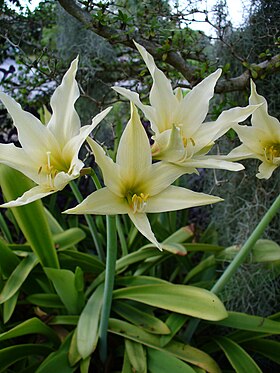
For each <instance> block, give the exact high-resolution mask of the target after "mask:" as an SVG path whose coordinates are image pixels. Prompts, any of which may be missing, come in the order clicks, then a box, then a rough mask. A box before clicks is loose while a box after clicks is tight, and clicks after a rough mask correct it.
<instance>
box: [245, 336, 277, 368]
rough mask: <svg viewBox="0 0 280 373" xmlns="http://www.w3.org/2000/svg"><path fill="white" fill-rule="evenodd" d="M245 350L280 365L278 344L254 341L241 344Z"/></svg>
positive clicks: (269, 341)
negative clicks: (256, 353)
mask: <svg viewBox="0 0 280 373" xmlns="http://www.w3.org/2000/svg"><path fill="white" fill-rule="evenodd" d="M242 346H244V347H245V348H246V349H247V348H248V349H249V350H252V351H254V352H258V353H259V354H261V355H263V356H265V357H267V358H268V359H270V360H272V361H274V362H275V363H278V364H280V342H278V341H272V340H270V339H264V338H262V339H255V340H254V341H252V342H246V343H244V344H242Z"/></svg>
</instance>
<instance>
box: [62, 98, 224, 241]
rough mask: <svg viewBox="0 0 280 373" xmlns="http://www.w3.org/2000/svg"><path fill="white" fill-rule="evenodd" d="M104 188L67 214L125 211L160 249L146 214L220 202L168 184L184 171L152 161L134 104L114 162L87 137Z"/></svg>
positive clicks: (119, 212) (147, 142)
mask: <svg viewBox="0 0 280 373" xmlns="http://www.w3.org/2000/svg"><path fill="white" fill-rule="evenodd" d="M88 142H89V144H90V146H91V148H92V151H93V153H94V156H95V160H96V162H97V164H98V165H99V167H100V168H101V171H102V174H103V178H104V184H105V187H104V188H102V189H99V190H97V191H95V192H93V193H92V194H91V195H89V196H88V197H87V198H86V199H85V200H84V201H83V202H82V203H81V204H79V205H78V206H76V207H74V208H72V209H69V210H67V211H65V212H66V213H68V214H101V215H111V214H128V215H129V217H130V219H131V220H132V222H133V223H134V225H135V226H136V227H137V229H138V230H139V231H140V232H141V233H142V234H143V235H144V236H145V237H146V238H147V239H148V240H150V241H151V242H152V243H153V244H154V245H156V246H157V247H159V248H160V245H159V243H158V242H157V240H156V238H155V236H154V234H153V232H152V230H151V226H150V223H149V220H148V218H147V215H146V213H157V212H164V211H174V210H180V209H184V208H188V207H193V206H201V205H206V204H210V203H216V202H219V201H221V199H220V198H218V197H214V196H209V195H207V194H203V193H196V192H193V191H191V190H188V189H185V188H181V187H176V186H172V185H171V184H172V183H173V181H175V180H176V179H177V178H178V177H179V176H180V175H182V174H183V173H184V171H183V169H182V167H177V166H175V165H170V164H169V163H166V162H157V163H154V164H152V156H151V151H150V144H149V139H148V137H147V134H146V132H145V130H144V128H143V126H142V124H141V121H140V118H139V115H138V113H137V109H136V107H135V106H134V105H133V104H131V119H130V121H129V122H128V124H127V126H126V128H125V130H124V132H123V134H122V137H121V139H120V143H119V147H118V151H117V157H116V163H114V162H113V161H112V159H111V158H109V157H108V156H106V154H105V152H104V150H103V149H102V147H101V146H100V145H98V144H97V143H96V142H95V141H94V140H92V139H88Z"/></svg>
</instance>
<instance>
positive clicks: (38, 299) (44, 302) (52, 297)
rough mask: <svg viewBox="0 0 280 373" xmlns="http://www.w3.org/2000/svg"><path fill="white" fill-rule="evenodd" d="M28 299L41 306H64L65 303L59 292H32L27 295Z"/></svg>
mask: <svg viewBox="0 0 280 373" xmlns="http://www.w3.org/2000/svg"><path fill="white" fill-rule="evenodd" d="M26 300H27V301H28V302H30V303H32V304H36V306H39V307H47V308H64V304H63V303H62V302H61V300H60V298H59V296H58V295H57V294H45V293H42V294H41V293H38V294H31V295H28V297H26Z"/></svg>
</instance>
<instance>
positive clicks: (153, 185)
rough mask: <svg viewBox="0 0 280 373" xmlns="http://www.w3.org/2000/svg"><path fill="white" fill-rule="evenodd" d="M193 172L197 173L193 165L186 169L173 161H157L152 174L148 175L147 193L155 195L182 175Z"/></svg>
mask: <svg viewBox="0 0 280 373" xmlns="http://www.w3.org/2000/svg"><path fill="white" fill-rule="evenodd" d="M193 172H195V173H196V170H195V168H193V167H190V168H189V169H184V168H183V167H180V166H178V165H176V164H173V163H166V162H158V163H155V164H153V165H152V168H151V171H150V175H147V178H146V187H145V188H144V190H145V193H146V194H149V195H150V196H154V195H156V194H158V193H160V192H162V191H163V190H164V189H166V188H168V187H169V185H170V184H172V183H173V182H174V181H175V180H176V179H178V177H180V176H181V175H184V174H186V173H193ZM144 185H145V184H144Z"/></svg>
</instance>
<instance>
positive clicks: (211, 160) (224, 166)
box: [180, 155, 244, 171]
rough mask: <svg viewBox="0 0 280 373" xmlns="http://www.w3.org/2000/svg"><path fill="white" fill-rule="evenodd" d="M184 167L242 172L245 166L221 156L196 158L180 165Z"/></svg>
mask: <svg viewBox="0 0 280 373" xmlns="http://www.w3.org/2000/svg"><path fill="white" fill-rule="evenodd" d="M180 165H181V166H183V167H188V168H189V167H195V168H216V169H220V170H228V171H240V170H243V169H244V166H243V165H242V164H240V163H234V162H229V161H226V160H223V159H221V158H219V156H214V155H213V156H207V157H206V156H202V157H197V158H196V157H194V158H191V159H190V160H187V161H185V162H182V163H180Z"/></svg>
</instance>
